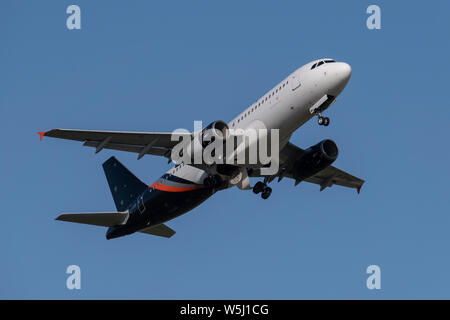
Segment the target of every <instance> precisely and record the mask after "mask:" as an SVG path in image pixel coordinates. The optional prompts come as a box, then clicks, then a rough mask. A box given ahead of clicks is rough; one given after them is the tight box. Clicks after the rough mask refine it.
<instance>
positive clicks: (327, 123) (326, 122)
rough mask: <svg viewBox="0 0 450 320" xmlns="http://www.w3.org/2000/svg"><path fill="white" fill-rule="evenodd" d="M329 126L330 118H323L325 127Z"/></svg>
mask: <svg viewBox="0 0 450 320" xmlns="http://www.w3.org/2000/svg"><path fill="white" fill-rule="evenodd" d="M329 124H330V118H328V117H325V118H323V125H324V126H325V127H326V126H328V125H329Z"/></svg>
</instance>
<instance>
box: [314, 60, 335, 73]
mask: <svg viewBox="0 0 450 320" xmlns="http://www.w3.org/2000/svg"><path fill="white" fill-rule="evenodd" d="M333 62H336V61H334V60H331V59H328V60H322V61H319V62H317V63H314V64H313V65H312V67H311V70H312V69H314V68H317V67H319V66H321V65H323V64H324V63H333Z"/></svg>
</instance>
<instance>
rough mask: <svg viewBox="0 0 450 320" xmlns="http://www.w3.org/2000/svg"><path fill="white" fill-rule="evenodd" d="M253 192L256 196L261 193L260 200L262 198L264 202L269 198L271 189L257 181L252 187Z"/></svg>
mask: <svg viewBox="0 0 450 320" xmlns="http://www.w3.org/2000/svg"><path fill="white" fill-rule="evenodd" d="M253 192H254V193H255V194H258V193H260V192H261V198H263V199H264V200H265V199H267V198H268V197H270V195H271V194H272V188H271V187H268V186H267V184H265V183H264V182H261V181H258V182H257V183H256V184H255V185H254V186H253Z"/></svg>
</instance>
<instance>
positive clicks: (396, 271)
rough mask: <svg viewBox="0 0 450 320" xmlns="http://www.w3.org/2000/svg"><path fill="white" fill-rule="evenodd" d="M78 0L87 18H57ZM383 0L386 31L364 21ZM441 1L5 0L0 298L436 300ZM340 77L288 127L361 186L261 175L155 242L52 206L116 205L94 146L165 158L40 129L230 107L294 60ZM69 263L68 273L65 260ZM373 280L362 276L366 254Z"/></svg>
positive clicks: (443, 241) (142, 163) (443, 129)
mask: <svg viewBox="0 0 450 320" xmlns="http://www.w3.org/2000/svg"><path fill="white" fill-rule="evenodd" d="M70 4H77V5H79V6H80V7H81V11H82V12H81V15H82V29H81V30H75V31H69V30H68V29H67V28H66V18H67V16H68V15H67V14H66V12H65V11H66V8H67V6H68V5H70ZM370 4H378V5H379V6H380V7H381V13H382V21H381V24H382V29H381V30H376V31H371V30H368V29H367V28H366V18H367V16H368V15H367V14H366V12H365V11H366V8H367V7H368V5H370ZM449 12H450V4H449V2H448V1H434V2H411V1H371V2H368V1H220V2H219V1H176V2H173V1H171V2H167V1H164V2H163V1H159V2H156V1H153V2H150V1H148V2H147V1H145V2H144V1H131V2H127V5H126V6H125V5H124V2H123V1H83V0H74V1H61V0H58V1H1V3H0V30H1V31H0V41H1V46H0V66H1V68H0V125H1V129H2V132H3V139H2V156H1V158H0V159H1V160H0V161H1V167H2V169H3V173H2V180H3V181H2V183H1V184H0V194H1V195H2V204H3V208H2V219H1V220H2V223H1V224H2V231H1V232H0V243H1V245H0V246H1V260H0V298H4V299H5V298H6V299H11V298H27V299H37V298H41V299H42V298H43V299H48V298H61V299H79V298H84V299H92V298H114V299H116V298H125V299H196V298H202V299H208V298H211V299H217V298H237V299H260V298H261V299H304V298H306V299H309V298H313V299H316V298H325V299H331V298H341V299H348V298H360V299H380V298H385V299H391V298H438V299H439V298H450V294H449V289H448V288H449V287H450V274H449V272H448V270H449V269H450V257H449V254H448V243H449V241H450V235H449V232H448V230H449V225H450V218H449V209H448V208H449V205H450V200H449V199H450V198H449V196H448V190H449V187H448V183H449V177H450V169H449V161H450V149H449V148H448V141H447V140H448V137H449V133H450V129H449V125H448V119H449V116H450V112H449V110H450V108H449V102H448V97H447V92H448V74H449V71H450V70H449V69H450V68H449V61H448V57H449V56H450V45H449V42H448V41H447V39H448V30H449V27H450V22H449V20H448V14H449ZM322 57H332V58H335V59H337V60H340V61H346V62H348V63H349V64H350V65H351V66H352V68H353V74H352V78H351V79H350V82H349V84H348V86H347V88H346V89H345V90H344V92H343V93H342V95H341V96H340V97H339V99H338V102H337V103H336V104H335V105H333V107H332V108H330V109H329V110H328V111H327V112H326V114H327V116H329V117H330V118H331V125H330V126H329V127H319V126H318V125H317V123H316V120H313V121H311V122H310V123H307V124H306V125H305V126H303V127H302V128H300V129H299V130H298V131H297V132H296V133H295V134H294V136H293V137H292V142H293V143H295V144H297V145H299V146H301V147H308V146H310V145H313V144H315V143H317V142H318V141H320V140H321V139H324V138H332V139H333V140H335V141H336V143H337V144H338V146H339V149H340V156H339V158H338V160H337V161H336V162H335V165H336V166H338V167H339V168H342V169H343V170H346V171H349V172H351V173H353V174H355V175H357V176H359V177H362V178H364V179H366V180H367V183H366V184H365V185H364V187H363V189H362V191H361V194H360V195H357V194H356V192H355V191H354V190H348V189H344V188H340V187H333V188H331V189H327V190H326V191H324V192H319V187H318V186H316V185H308V184H307V183H301V184H300V185H299V186H297V187H294V183H293V181H290V180H288V179H285V180H283V181H282V182H281V183H278V184H277V183H276V182H274V183H273V186H272V188H273V193H272V196H271V197H270V199H269V200H267V201H263V200H262V199H261V198H260V197H258V196H255V195H254V194H253V193H251V192H249V191H247V192H241V191H239V190H237V189H236V190H235V189H233V190H227V191H224V192H221V193H218V194H216V195H215V196H214V197H213V198H211V199H210V200H209V201H207V202H205V203H204V204H202V205H201V206H200V207H198V208H196V209H195V210H194V211H192V212H190V213H188V214H186V215H184V216H181V217H179V218H177V219H175V220H173V221H171V222H169V223H168V225H169V226H170V227H172V228H173V229H175V230H176V231H177V234H176V236H175V237H174V238H172V239H170V240H167V239H161V238H157V237H151V236H146V235H132V236H129V237H124V238H120V239H116V240H111V241H107V240H105V237H104V234H105V229H102V228H99V227H93V226H82V225H76V224H68V223H62V222H58V221H54V218H55V217H56V216H57V215H58V214H59V213H61V212H80V211H81V212H82V211H108V210H114V209H115V208H114V203H113V201H112V198H111V195H110V193H109V189H108V186H107V183H106V179H105V177H104V175H103V171H102V168H101V164H102V163H103V162H104V161H105V160H106V159H107V158H109V157H110V156H111V155H115V156H116V157H117V158H118V159H119V160H120V161H122V162H123V163H124V164H125V165H126V166H127V167H129V168H130V169H131V170H132V171H133V172H134V173H135V174H136V175H137V176H139V177H140V178H141V179H142V180H143V181H145V182H146V183H151V182H152V181H154V180H155V179H157V178H158V177H159V176H160V175H161V174H162V173H163V172H164V171H165V170H167V168H168V165H167V162H166V161H165V160H164V159H160V158H153V157H150V156H146V157H144V158H143V159H141V160H139V161H137V160H136V155H135V154H128V153H121V152H112V151H106V150H105V151H102V152H101V153H99V154H98V155H95V154H94V150H92V149H91V148H84V147H82V145H81V143H76V142H68V141H62V140H61V141H59V140H54V139H44V141H42V142H39V137H38V135H37V134H36V132H37V131H41V130H49V129H51V128H78V129H99V130H130V131H172V130H173V129H175V128H187V129H192V125H193V121H194V120H203V121H204V122H205V123H206V122H207V123H209V122H211V121H214V120H218V119H221V120H226V121H228V120H230V119H232V118H233V117H234V116H235V115H237V114H238V113H239V112H241V111H242V110H243V109H244V108H245V107H246V106H247V105H248V104H250V103H251V102H253V101H254V100H255V99H256V98H258V97H259V96H260V95H261V94H263V93H264V92H265V91H266V90H267V89H269V88H271V87H272V86H273V85H274V84H276V83H277V82H278V81H280V80H281V79H283V78H284V77H285V76H287V75H288V74H289V73H290V72H292V71H293V70H295V69H296V68H297V67H299V66H301V65H302V64H304V63H307V62H308V61H311V60H313V59H316V58H322ZM71 264H76V265H79V266H80V268H81V272H82V289H81V290H79V291H77V290H72V291H69V290H68V289H67V288H66V286H65V282H66V278H67V274H66V273H65V270H66V268H67V266H69V265H71ZM371 264H376V265H379V266H380V267H381V286H382V289H381V290H379V291H377V290H368V289H367V288H366V278H367V276H368V275H367V274H366V273H365V271H366V268H367V266H369V265H371Z"/></svg>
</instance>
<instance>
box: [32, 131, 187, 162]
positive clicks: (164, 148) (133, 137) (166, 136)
mask: <svg viewBox="0 0 450 320" xmlns="http://www.w3.org/2000/svg"><path fill="white" fill-rule="evenodd" d="M39 134H40V135H41V139H42V137H44V136H45V137H52V138H59V139H67V140H75V141H82V142H84V144H83V145H84V146H87V147H94V148H96V152H100V151H101V150H102V149H113V150H120V151H128V152H135V153H138V154H139V155H138V159H140V158H142V157H143V156H144V155H146V154H152V155H157V156H164V157H166V158H170V152H171V149H172V148H173V147H174V146H175V145H176V144H177V143H178V142H179V141H178V140H177V141H172V140H171V137H172V134H173V133H172V132H128V131H93V130H70V129H52V130H50V131H47V132H39ZM177 135H180V136H182V135H191V133H177Z"/></svg>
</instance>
